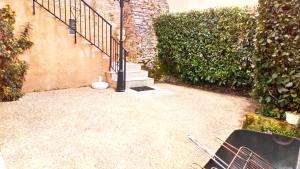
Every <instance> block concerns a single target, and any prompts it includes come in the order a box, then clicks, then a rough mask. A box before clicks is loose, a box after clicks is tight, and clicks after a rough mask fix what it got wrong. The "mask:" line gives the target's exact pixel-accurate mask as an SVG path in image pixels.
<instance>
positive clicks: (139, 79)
mask: <svg viewBox="0 0 300 169" xmlns="http://www.w3.org/2000/svg"><path fill="white" fill-rule="evenodd" d="M152 79H153V78H150V77H143V78H127V79H126V82H128V81H143V80H152ZM113 81H116V80H113Z"/></svg>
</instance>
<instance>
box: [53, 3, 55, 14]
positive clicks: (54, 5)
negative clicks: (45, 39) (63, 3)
mask: <svg viewBox="0 0 300 169" xmlns="http://www.w3.org/2000/svg"><path fill="white" fill-rule="evenodd" d="M53 11H54V15H55V0H53Z"/></svg>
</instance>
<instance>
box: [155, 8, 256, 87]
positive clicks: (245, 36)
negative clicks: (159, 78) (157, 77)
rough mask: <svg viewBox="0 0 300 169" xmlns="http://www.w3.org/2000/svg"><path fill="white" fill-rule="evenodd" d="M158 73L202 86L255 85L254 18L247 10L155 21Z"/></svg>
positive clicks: (164, 17) (194, 13)
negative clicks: (253, 75) (253, 57)
mask: <svg viewBox="0 0 300 169" xmlns="http://www.w3.org/2000/svg"><path fill="white" fill-rule="evenodd" d="M154 28H155V32H156V35H157V38H158V45H157V48H158V63H159V66H158V67H159V68H160V69H159V70H158V71H160V72H162V74H164V75H170V76H175V77H177V78H180V79H181V80H183V81H186V82H190V83H194V84H199V83H203V82H204V83H210V84H216V85H220V86H229V87H233V88H235V87H251V86H252V85H253V78H252V76H251V74H252V72H253V68H252V67H251V65H252V55H253V53H254V35H255V28H256V20H255V17H254V16H252V15H251V14H250V12H249V9H246V8H216V9H209V10H204V11H192V12H188V13H175V14H164V15H161V16H159V17H158V18H156V19H154Z"/></svg>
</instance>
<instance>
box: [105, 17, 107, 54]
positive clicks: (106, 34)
mask: <svg viewBox="0 0 300 169" xmlns="http://www.w3.org/2000/svg"><path fill="white" fill-rule="evenodd" d="M105 32H106V36H105V40H106V42H105V49H106V50H105V52H106V53H107V44H108V43H107V32H108V31H107V23H106V24H105Z"/></svg>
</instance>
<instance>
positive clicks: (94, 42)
mask: <svg viewBox="0 0 300 169" xmlns="http://www.w3.org/2000/svg"><path fill="white" fill-rule="evenodd" d="M94 44H96V19H95V13H94Z"/></svg>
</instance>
